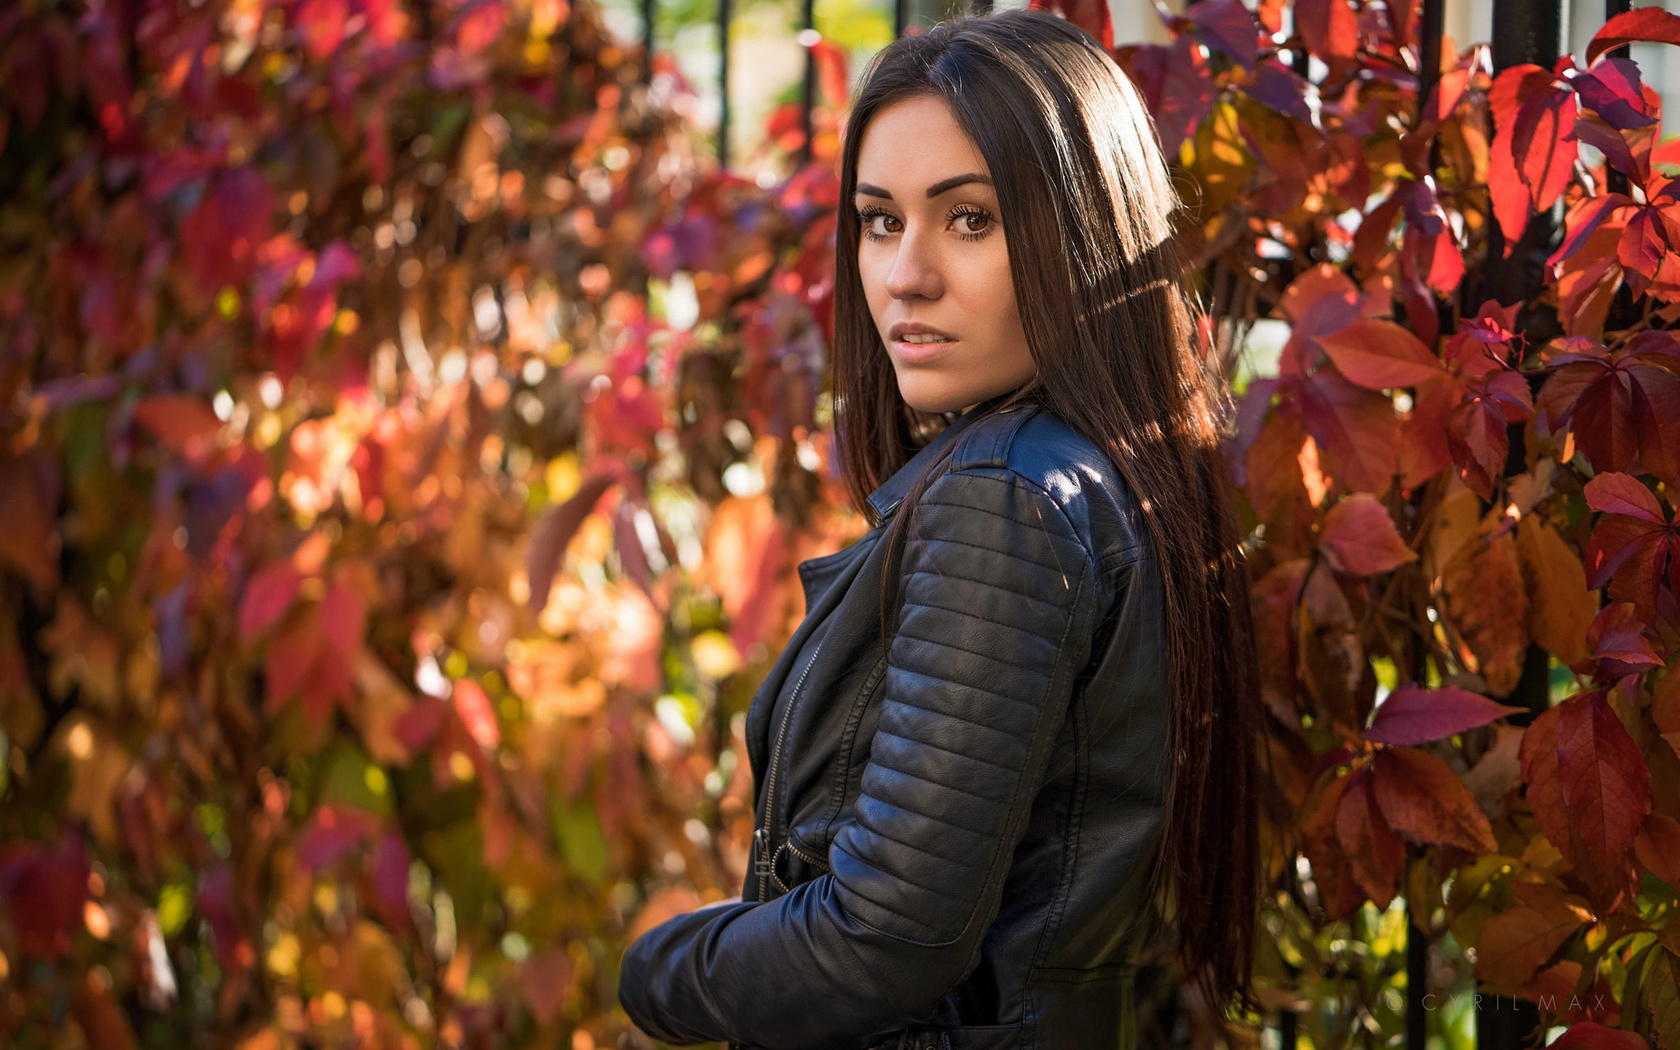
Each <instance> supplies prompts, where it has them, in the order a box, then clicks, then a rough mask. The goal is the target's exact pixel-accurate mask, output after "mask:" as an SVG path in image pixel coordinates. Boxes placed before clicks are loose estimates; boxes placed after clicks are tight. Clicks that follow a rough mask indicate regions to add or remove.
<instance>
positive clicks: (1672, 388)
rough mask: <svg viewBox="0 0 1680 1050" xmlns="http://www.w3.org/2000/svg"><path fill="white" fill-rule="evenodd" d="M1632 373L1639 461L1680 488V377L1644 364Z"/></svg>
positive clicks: (1672, 489) (1630, 368) (1637, 366)
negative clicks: (1676, 423)
mask: <svg viewBox="0 0 1680 1050" xmlns="http://www.w3.org/2000/svg"><path fill="white" fill-rule="evenodd" d="M1628 371H1629V372H1631V373H1632V374H1633V380H1634V382H1633V421H1634V430H1635V431H1636V432H1637V433H1638V435H1639V462H1640V465H1641V466H1643V467H1644V468H1645V469H1646V470H1648V471H1650V472H1651V473H1652V474H1655V475H1656V476H1657V477H1658V478H1659V479H1661V480H1662V481H1664V482H1665V483H1667V484H1668V486H1669V490H1670V491H1674V490H1676V489H1680V426H1676V425H1675V421H1676V420H1680V376H1677V375H1675V374H1674V373H1672V372H1667V371H1664V370H1663V369H1660V368H1655V367H1652V366H1650V365H1646V364H1643V363H1640V364H1634V365H1632V366H1630V367H1629V369H1628Z"/></svg>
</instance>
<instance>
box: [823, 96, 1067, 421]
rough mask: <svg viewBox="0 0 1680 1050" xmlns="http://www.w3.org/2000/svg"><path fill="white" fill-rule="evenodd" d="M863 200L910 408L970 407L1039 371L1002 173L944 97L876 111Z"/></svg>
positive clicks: (883, 314) (882, 307)
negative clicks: (1018, 284)
mask: <svg viewBox="0 0 1680 1050" xmlns="http://www.w3.org/2000/svg"><path fill="white" fill-rule="evenodd" d="M855 203H856V205H857V209H858V218H859V220H860V222H861V223H862V232H861V236H860V237H859V239H858V271H859V273H860V274H861V275H862V278H863V291H864V295H865V297H866V298H867V299H868V300H869V312H870V314H871V315H872V316H873V317H874V319H875V328H876V330H877V331H878V332H880V334H881V342H882V343H883V344H885V346H886V348H887V354H888V356H890V357H891V358H892V363H893V370H894V372H896V373H897V376H898V390H899V394H900V395H901V396H902V397H903V398H904V400H905V402H906V403H907V404H909V405H910V407H911V408H914V409H917V410H918V411H922V412H949V411H952V410H958V411H960V410H963V409H966V408H969V407H970V406H972V405H974V404H976V403H978V402H980V401H984V400H986V399H987V398H990V397H993V396H996V395H998V394H1006V393H1008V392H1009V391H1011V390H1014V389H1015V388H1016V387H1018V386H1020V385H1021V384H1022V383H1025V382H1026V381H1027V380H1028V379H1030V378H1032V375H1033V372H1034V365H1033V360H1032V354H1031V352H1030V351H1029V350H1028V349H1027V336H1026V332H1025V331H1024V330H1023V329H1022V327H1021V314H1020V311H1019V310H1018V309H1017V308H1016V304H1015V285H1014V282H1013V281H1011V279H1010V276H1009V250H1008V246H1007V243H1006V240H1005V233H1006V231H1005V230H1004V228H1003V226H1002V225H1001V224H1000V223H999V222H998V217H997V216H998V204H997V193H996V192H995V191H994V190H993V188H992V184H991V172H990V170H989V169H988V168H987V167H986V161H985V160H984V159H983V158H982V157H981V156H980V150H979V148H978V147H976V146H975V144H974V141H973V140H972V139H970V138H969V137H968V134H967V133H966V132H964V131H963V130H962V128H961V127H959V126H958V124H957V122H956V118H954V117H953V116H952V115H951V110H950V108H949V107H948V106H947V105H946V104H945V102H944V100H942V99H939V98H935V97H931V96H922V97H916V98H909V99H903V100H901V101H898V102H894V103H892V104H891V105H889V106H886V107H883V108H882V109H881V111H880V112H878V113H876V114H875V116H874V117H873V118H872V119H871V120H870V122H869V124H868V125H867V126H866V127H865V128H864V132H863V140H862V141H861V142H860V143H859V145H858V168H857V197H856V200H855ZM929 339H938V340H940V341H937V342H925V341H924V340H929Z"/></svg>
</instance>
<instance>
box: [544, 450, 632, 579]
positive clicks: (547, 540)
mask: <svg viewBox="0 0 1680 1050" xmlns="http://www.w3.org/2000/svg"><path fill="white" fill-rule="evenodd" d="M619 477H620V475H619V471H618V470H617V469H616V468H614V469H607V470H602V471H599V472H597V473H594V474H591V475H590V476H589V477H587V478H584V479H583V482H582V484H580V485H579V486H578V490H577V491H576V492H575V493H573V494H572V496H571V498H570V499H568V500H566V502H564V503H562V504H560V505H559V506H556V507H552V508H550V509H549V511H548V512H547V513H546V514H544V515H543V516H542V519H541V520H540V521H538V522H537V524H536V527H535V528H533V529H532V530H531V549H530V552H529V553H528V554H527V555H526V556H525V573H526V576H527V577H528V578H529V580H530V586H531V609H532V610H533V611H537V612H541V611H542V608H543V606H545V605H547V604H548V591H549V588H550V587H551V586H553V584H554V574H555V572H556V571H558V570H559V568H560V562H561V559H563V558H564V557H565V556H566V545H567V544H568V543H570V542H571V541H572V537H573V536H575V535H576V534H577V530H578V528H579V527H580V526H582V525H583V521H584V519H585V518H587V517H589V513H590V511H593V510H594V509H595V504H596V503H597V502H598V501H599V500H600V498H601V496H602V495H603V494H604V493H605V492H606V491H607V489H609V488H611V487H612V486H613V484H614V483H616V482H617V481H618V480H619Z"/></svg>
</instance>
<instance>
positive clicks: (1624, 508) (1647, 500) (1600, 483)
mask: <svg viewBox="0 0 1680 1050" xmlns="http://www.w3.org/2000/svg"><path fill="white" fill-rule="evenodd" d="M1582 494H1583V495H1585V496H1586V498H1587V506H1589V507H1591V508H1592V509H1593V510H1596V511H1599V512H1600V513H1603V514H1624V515H1626V516H1628V517H1630V518H1638V519H1639V520H1641V521H1648V522H1651V523H1652V524H1655V525H1665V524H1667V521H1666V519H1664V518H1663V513H1662V505H1661V504H1659V503H1658V502H1657V497H1656V496H1654V495H1652V494H1651V490H1650V489H1648V488H1646V487H1645V486H1644V485H1641V484H1640V483H1639V481H1638V480H1637V479H1635V478H1632V477H1629V476H1628V475H1626V474H1613V473H1612V474H1599V475H1598V476H1596V477H1594V478H1593V479H1592V480H1591V481H1589V482H1587V484H1586V486H1585V487H1584V488H1583V489H1582Z"/></svg>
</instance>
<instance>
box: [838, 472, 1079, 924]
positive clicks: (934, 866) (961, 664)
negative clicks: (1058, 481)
mask: <svg viewBox="0 0 1680 1050" xmlns="http://www.w3.org/2000/svg"><path fill="white" fill-rule="evenodd" d="M914 510H915V514H914V515H913V517H912V520H911V521H910V522H909V523H907V524H908V526H909V532H908V534H907V537H906V545H905V549H904V557H903V561H902V564H901V569H900V571H901V577H902V582H901V596H902V603H903V604H902V610H901V613H900V619H899V628H898V632H897V634H896V636H895V637H894V639H893V643H892V646H891V649H890V650H889V652H888V665H887V675H886V683H885V688H884V693H883V699H882V707H881V714H880V721H879V725H878V728H877V730H876V734H875V737H874V740H873V743H872V746H871V752H870V760H869V764H868V766H867V767H866V768H865V770H864V773H863V778H862V794H861V796H860V798H859V800H858V807H857V813H858V819H857V820H856V822H855V823H853V824H850V825H848V826H847V827H846V828H844V829H842V830H841V832H840V834H839V835H837V836H836V838H835V840H834V843H833V845H832V847H831V849H830V853H829V860H830V863H831V865H832V867H833V872H834V879H835V884H836V891H837V893H838V894H839V895H840V901H841V903H842V904H843V906H844V907H845V909H846V910H847V912H848V913H849V914H851V915H853V916H854V917H855V918H857V919H858V920H859V921H861V922H864V923H866V924H868V925H870V926H872V927H873V928H875V929H877V930H879V931H881V932H883V933H886V934H888V935H891V936H893V937H896V938H899V939H901V940H904V941H908V942H912V943H916V944H921V945H927V946H943V945H948V944H952V943H954V942H956V941H958V940H959V939H961V938H964V937H965V936H967V937H972V938H974V942H975V945H976V947H977V945H978V939H979V935H980V933H981V932H983V931H984V929H985V927H986V926H987V925H989V924H990V922H991V920H992V918H993V917H994V916H995V914H996V910H997V906H998V897H999V894H1000V892H1001V887H1002V883H1003V878H1004V875H1005V874H1006V873H1007V868H1008V865H1009V862H1010V859H1011V856H1012V854H1013V852H1014V848H1015V846H1016V845H1017V843H1018V842H1019V840H1020V837H1021V834H1022V833H1023V830H1024V824H1025V817H1026V814H1027V810H1028V808H1029V807H1030V804H1031V800H1032V797H1033V795H1034V793H1035V792H1036V791H1037V788H1038V786H1039V785H1040V783H1041V782H1042V777H1043V772H1044V765H1045V760H1046V759H1047V757H1048V753H1049V750H1050V745H1051V743H1052V742H1053V740H1054V738H1055V735H1056V733H1057V731H1058V729H1059V728H1060V725H1061V721H1062V718H1063V717H1064V715H1065V712H1066V708H1067V701H1068V696H1069V693H1070V689H1071V682H1072V679H1073V677H1074V675H1075V674H1076V673H1077V672H1078V671H1079V670H1080V669H1081V668H1082V667H1083V666H1084V664H1085V662H1086V659H1087V658H1088V656H1089V655H1090V646H1091V634H1092V630H1093V625H1094V624H1095V623H1096V622H1097V621H1098V620H1099V619H1100V613H1101V609H1100V606H1101V604H1102V601H1101V597H1100V595H1099V593H1098V589H1099V588H1098V579H1097V573H1096V566H1095V562H1094V560H1093V558H1092V556H1091V554H1090V552H1089V551H1088V550H1087V548H1086V546H1085V544H1084V542H1083V541H1082V540H1081V538H1080V537H1079V536H1078V534H1077V533H1076V531H1075V529H1074V527H1073V524H1072V523H1071V522H1070V520H1069V519H1068V516H1067V515H1066V513H1065V512H1064V511H1063V509H1062V507H1061V506H1059V505H1058V502H1057V500H1056V499H1055V498H1054V497H1053V496H1052V495H1051V494H1050V493H1049V492H1048V491H1046V490H1045V489H1044V488H1043V487H1042V486H1041V485H1039V484H1036V483H1035V482H1033V481H1032V480H1031V479H1028V478H1026V477H1023V476H1022V475H1021V474H1020V473H1018V472H1016V471H1014V470H1011V469H1008V468H1006V467H990V466H988V467H974V468H969V469H964V470H959V471H954V472H952V473H948V474H946V475H944V476H943V477H941V478H940V479H939V480H937V481H936V482H935V483H934V484H933V485H932V486H930V487H929V488H928V490H927V492H926V493H925V494H924V495H923V498H922V499H921V501H920V502H919V503H918V504H917V506H916V507H915V508H914ZM902 512H903V511H901V513H902Z"/></svg>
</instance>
